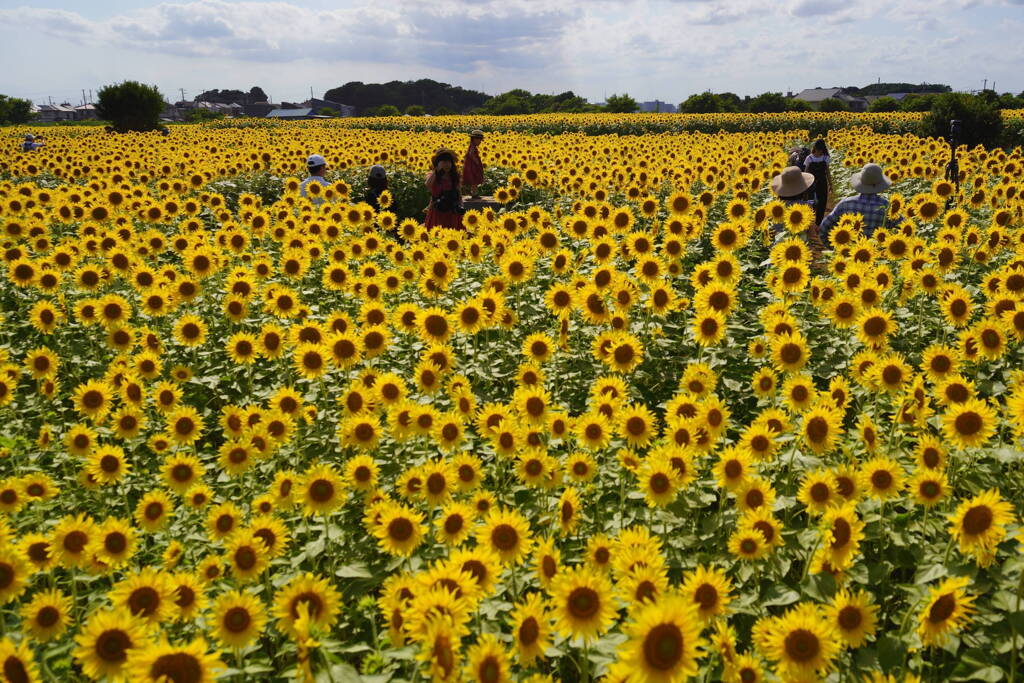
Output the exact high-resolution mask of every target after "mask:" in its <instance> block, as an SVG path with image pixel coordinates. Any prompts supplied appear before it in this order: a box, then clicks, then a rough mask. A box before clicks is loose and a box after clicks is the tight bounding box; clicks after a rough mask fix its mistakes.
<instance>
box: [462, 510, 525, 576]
mask: <svg viewBox="0 0 1024 683" xmlns="http://www.w3.org/2000/svg"><path fill="white" fill-rule="evenodd" d="M476 541H477V544H478V545H480V546H482V547H485V548H488V549H489V550H491V551H493V552H494V553H495V554H497V555H498V557H499V558H500V559H501V561H502V563H503V564H506V565H508V564H512V565H515V564H518V563H519V562H521V561H522V560H523V559H524V558H525V557H527V556H528V555H529V553H530V549H531V548H532V546H533V539H532V535H531V532H530V524H529V522H528V521H527V520H526V518H525V517H523V516H522V514H520V513H519V512H518V511H517V510H514V509H498V510H492V511H491V512H489V513H488V514H487V516H486V517H485V518H484V520H483V524H482V525H481V526H480V528H479V529H478V530H477V532H476Z"/></svg>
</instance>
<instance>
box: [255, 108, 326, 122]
mask: <svg viewBox="0 0 1024 683" xmlns="http://www.w3.org/2000/svg"><path fill="white" fill-rule="evenodd" d="M265 118H268V119H278V120H281V121H300V120H303V119H329V118H331V117H330V116H321V115H320V114H317V113H316V111H315V110H313V109H311V108H310V107H302V108H300V109H275V110H274V111H272V112H270V113H269V114H267V115H266V117H265Z"/></svg>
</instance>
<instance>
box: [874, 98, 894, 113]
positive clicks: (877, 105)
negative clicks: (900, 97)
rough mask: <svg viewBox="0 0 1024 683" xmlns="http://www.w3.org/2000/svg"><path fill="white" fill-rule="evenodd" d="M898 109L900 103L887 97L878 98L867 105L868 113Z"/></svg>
mask: <svg viewBox="0 0 1024 683" xmlns="http://www.w3.org/2000/svg"><path fill="white" fill-rule="evenodd" d="M899 108H900V103H899V102H898V101H897V100H895V99H893V98H891V97H889V96H885V97H879V98H878V99H877V100H875V101H874V102H872V103H871V104H869V105H868V111H870V112H887V111H898V110H899Z"/></svg>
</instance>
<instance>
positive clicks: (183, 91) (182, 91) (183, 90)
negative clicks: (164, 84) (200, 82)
mask: <svg viewBox="0 0 1024 683" xmlns="http://www.w3.org/2000/svg"><path fill="white" fill-rule="evenodd" d="M178 90H180V91H181V101H182V102H184V101H185V89H184V88H178Z"/></svg>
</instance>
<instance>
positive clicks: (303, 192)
mask: <svg viewBox="0 0 1024 683" xmlns="http://www.w3.org/2000/svg"><path fill="white" fill-rule="evenodd" d="M312 182H317V183H320V184H321V185H325V186H326V185H330V183H329V182H327V181H326V180H324V177H323V176H319V175H311V176H309V177H308V178H306V179H305V180H303V181H302V184H301V185H299V194H300V195H302V196H303V197H305V196H306V186H307V185H309V184H310V183H312ZM309 201H311V202H313V203H314V204H316V205H317V206H319V205H320V204H323V203H324V198H323V197H313V198H312V199H310V200H309Z"/></svg>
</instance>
